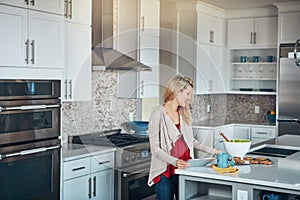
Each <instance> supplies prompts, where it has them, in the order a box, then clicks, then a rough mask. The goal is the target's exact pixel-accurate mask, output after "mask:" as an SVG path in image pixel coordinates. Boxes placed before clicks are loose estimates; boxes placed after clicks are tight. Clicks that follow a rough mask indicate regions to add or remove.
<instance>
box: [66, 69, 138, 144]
mask: <svg viewBox="0 0 300 200" xmlns="http://www.w3.org/2000/svg"><path fill="white" fill-rule="evenodd" d="M92 85H93V97H92V101H84V102H70V103H67V102H65V103H63V104H62V142H63V143H67V141H68V139H67V138H68V136H69V135H81V134H86V133H91V132H94V131H104V130H110V129H118V128H122V127H124V125H123V123H124V122H127V121H128V119H129V118H128V116H129V113H130V112H133V114H134V116H136V115H137V100H136V99H121V98H117V71H94V72H93V73H92Z"/></svg>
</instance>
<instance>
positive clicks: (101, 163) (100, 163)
mask: <svg viewBox="0 0 300 200" xmlns="http://www.w3.org/2000/svg"><path fill="white" fill-rule="evenodd" d="M109 162H110V161H109V160H108V161H104V162H99V163H98V164H99V165H103V164H106V163H109Z"/></svg>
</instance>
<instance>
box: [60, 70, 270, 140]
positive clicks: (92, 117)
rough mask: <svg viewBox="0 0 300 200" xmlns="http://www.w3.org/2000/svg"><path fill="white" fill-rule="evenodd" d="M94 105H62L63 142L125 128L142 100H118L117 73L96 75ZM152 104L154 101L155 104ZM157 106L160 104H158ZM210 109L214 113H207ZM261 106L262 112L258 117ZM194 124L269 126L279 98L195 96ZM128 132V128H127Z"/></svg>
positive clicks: (81, 103)
mask: <svg viewBox="0 0 300 200" xmlns="http://www.w3.org/2000/svg"><path fill="white" fill-rule="evenodd" d="M92 79H93V80H92V85H93V87H92V89H93V98H92V101H84V102H64V103H62V142H63V143H67V140H68V136H69V135H80V134H86V133H91V132H95V131H104V130H110V129H118V128H124V124H123V123H124V122H127V121H128V120H129V118H128V116H129V113H131V112H132V113H133V115H134V117H136V116H140V115H138V111H137V109H138V106H137V105H138V100H137V99H124V98H117V72H116V71H95V72H93V74H92ZM151 102H152V101H151ZM154 102H156V103H157V101H156V100H155V101H154ZM207 105H210V112H207ZM255 106H259V107H260V112H259V113H258V114H255V113H254V107H255ZM191 107H192V117H193V124H194V125H196V126H201V125H205V126H216V125H223V124H227V123H255V124H264V123H265V124H267V123H268V120H267V119H266V117H265V115H266V113H267V111H268V110H276V108H275V107H276V96H275V95H233V94H214V95H195V100H194V102H193V103H192V106H191ZM125 128H126V127H125Z"/></svg>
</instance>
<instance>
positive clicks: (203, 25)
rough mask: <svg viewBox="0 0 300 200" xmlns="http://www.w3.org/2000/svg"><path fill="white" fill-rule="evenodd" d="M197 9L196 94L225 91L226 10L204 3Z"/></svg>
mask: <svg viewBox="0 0 300 200" xmlns="http://www.w3.org/2000/svg"><path fill="white" fill-rule="evenodd" d="M197 11H198V12H197V47H196V55H197V56H196V84H195V87H196V94H208V93H220V92H224V91H225V83H224V53H225V52H224V46H225V35H226V32H225V20H224V19H223V18H222V17H223V16H224V11H223V10H221V9H219V8H215V7H212V6H207V5H205V4H202V3H198V4H197ZM209 11H211V12H210V13H214V15H211V14H207V13H208V12H209Z"/></svg>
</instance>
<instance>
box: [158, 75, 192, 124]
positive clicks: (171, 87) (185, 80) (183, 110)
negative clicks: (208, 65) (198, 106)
mask: <svg viewBox="0 0 300 200" xmlns="http://www.w3.org/2000/svg"><path fill="white" fill-rule="evenodd" d="M188 86H191V87H192V88H193V87H194V82H193V81H192V79H190V78H189V77H184V76H181V75H177V76H174V77H173V78H171V79H170V80H169V81H168V83H167V85H166V88H165V91H164V95H163V99H164V103H166V102H168V101H171V100H173V99H174V98H175V94H176V92H178V91H183V90H184V89H186V88H187V87H188ZM192 92H193V91H192ZM193 97H194V93H192V100H193ZM178 109H179V110H178V111H179V113H180V114H181V116H182V117H183V119H184V120H185V122H186V123H188V124H189V125H192V117H191V111H190V106H189V105H186V106H185V107H179V108H178Z"/></svg>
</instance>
